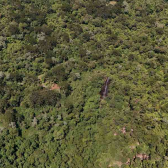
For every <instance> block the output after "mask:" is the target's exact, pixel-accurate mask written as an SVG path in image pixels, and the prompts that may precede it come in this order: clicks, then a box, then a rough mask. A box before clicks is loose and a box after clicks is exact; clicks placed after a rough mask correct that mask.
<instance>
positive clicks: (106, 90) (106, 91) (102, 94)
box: [100, 77, 110, 99]
mask: <svg viewBox="0 0 168 168" xmlns="http://www.w3.org/2000/svg"><path fill="white" fill-rule="evenodd" d="M109 84H110V79H109V77H107V79H106V82H105V83H104V85H103V87H102V89H101V92H100V95H101V99H104V98H105V97H106V96H107V94H108V85H109Z"/></svg>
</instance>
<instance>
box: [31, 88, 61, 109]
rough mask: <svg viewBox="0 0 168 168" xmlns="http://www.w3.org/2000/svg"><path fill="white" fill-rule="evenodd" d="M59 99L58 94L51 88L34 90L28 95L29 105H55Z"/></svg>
mask: <svg viewBox="0 0 168 168" xmlns="http://www.w3.org/2000/svg"><path fill="white" fill-rule="evenodd" d="M59 99H60V94H59V93H57V92H55V91H52V90H40V91H34V92H32V93H31V94H30V96H29V104H30V107H33V108H35V107H42V106H46V105H50V106H55V105H56V104H57V102H58V100H59Z"/></svg>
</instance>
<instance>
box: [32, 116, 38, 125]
mask: <svg viewBox="0 0 168 168" xmlns="http://www.w3.org/2000/svg"><path fill="white" fill-rule="evenodd" d="M36 125H37V118H36V117H34V118H33V122H32V127H35V126H36Z"/></svg>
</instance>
